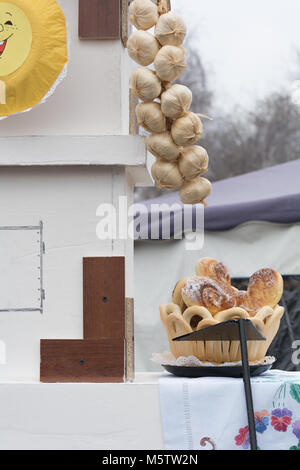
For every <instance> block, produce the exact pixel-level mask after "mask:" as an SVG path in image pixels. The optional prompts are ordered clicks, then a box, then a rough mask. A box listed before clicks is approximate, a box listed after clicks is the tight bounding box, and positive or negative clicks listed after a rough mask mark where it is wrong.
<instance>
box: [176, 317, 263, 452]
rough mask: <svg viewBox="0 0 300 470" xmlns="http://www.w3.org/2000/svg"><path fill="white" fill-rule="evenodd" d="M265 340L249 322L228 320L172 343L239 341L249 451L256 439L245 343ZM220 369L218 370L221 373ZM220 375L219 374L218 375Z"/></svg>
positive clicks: (254, 446) (252, 448) (255, 448)
mask: <svg viewBox="0 0 300 470" xmlns="http://www.w3.org/2000/svg"><path fill="white" fill-rule="evenodd" d="M265 340H266V338H265V337H264V336H263V335H262V334H261V332H260V331H259V330H258V329H257V328H256V327H255V325H254V324H253V323H252V322H251V321H250V320H245V319H243V318H240V319H239V320H229V321H227V322H223V323H218V324H217V325H214V326H209V327H208V328H203V330H198V331H194V332H193V333H189V334H188V335H184V336H180V337H178V338H174V339H173V341H239V342H240V346H241V356H242V370H243V381H244V390H245V397H246V406H247V415H248V425H249V440H250V446H251V450H257V438H256V428H255V417H254V407H253V397H252V389H251V379H250V366H249V360H248V348H247V341H265ZM221 370H222V368H220V372H221ZM220 375H221V373H220Z"/></svg>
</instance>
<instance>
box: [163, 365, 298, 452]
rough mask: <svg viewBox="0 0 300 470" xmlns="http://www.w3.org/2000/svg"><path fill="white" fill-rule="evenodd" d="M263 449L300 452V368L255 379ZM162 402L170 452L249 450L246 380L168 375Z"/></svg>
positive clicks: (165, 433)
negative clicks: (187, 377) (244, 383)
mask: <svg viewBox="0 0 300 470" xmlns="http://www.w3.org/2000/svg"><path fill="white" fill-rule="evenodd" d="M251 384H252V391H253V401H254V409H255V425H256V432H257V441H258V446H259V449H261V450H300V372H282V371H270V372H267V373H265V374H263V375H262V376H260V377H255V378H252V379H251ZM159 388H160V404H161V416H162V428H163V436H164V443H165V448H166V449H168V450H212V449H216V450H234V449H235V450H249V449H250V443H249V429H248V420H247V411H246V404H245V395H244V386H243V381H242V379H232V378H225V377H205V378H199V379H185V378H178V377H174V376H172V375H170V374H163V375H162V376H161V378H160V385H159Z"/></svg>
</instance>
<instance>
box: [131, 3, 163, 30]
mask: <svg viewBox="0 0 300 470" xmlns="http://www.w3.org/2000/svg"><path fill="white" fill-rule="evenodd" d="M129 20H130V22H131V23H132V24H133V25H134V26H135V27H136V29H143V30H147V29H150V28H152V27H153V26H154V25H155V24H156V23H157V22H158V10H157V6H156V5H155V4H154V3H153V2H152V1H151V0H134V1H133V2H132V3H131V4H130V6H129Z"/></svg>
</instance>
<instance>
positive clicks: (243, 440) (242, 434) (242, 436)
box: [234, 426, 250, 450]
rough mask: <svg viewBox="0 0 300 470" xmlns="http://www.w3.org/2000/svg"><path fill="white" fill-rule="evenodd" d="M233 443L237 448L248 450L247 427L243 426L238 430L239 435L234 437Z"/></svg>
mask: <svg viewBox="0 0 300 470" xmlns="http://www.w3.org/2000/svg"><path fill="white" fill-rule="evenodd" d="M234 439H235V443H236V445H237V446H242V447H243V449H245V450H247V449H249V445H250V442H249V427H248V426H245V427H244V428H241V429H240V430H239V434H238V435H237V436H235V438H234Z"/></svg>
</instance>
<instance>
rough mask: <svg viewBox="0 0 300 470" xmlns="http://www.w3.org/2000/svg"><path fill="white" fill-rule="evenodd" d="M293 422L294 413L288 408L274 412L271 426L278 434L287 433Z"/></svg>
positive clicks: (277, 409)
mask: <svg viewBox="0 0 300 470" xmlns="http://www.w3.org/2000/svg"><path fill="white" fill-rule="evenodd" d="M291 421H292V412H291V411H290V410H288V409H287V408H282V409H281V408H276V409H275V410H273V411H272V416H271V425H272V426H273V428H274V429H275V431H278V432H286V431H287V428H288V426H289V425H290V424H291Z"/></svg>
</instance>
